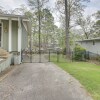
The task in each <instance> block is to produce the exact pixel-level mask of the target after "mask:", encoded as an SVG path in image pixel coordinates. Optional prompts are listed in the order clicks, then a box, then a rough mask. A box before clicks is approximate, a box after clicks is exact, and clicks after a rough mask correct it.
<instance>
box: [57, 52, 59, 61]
mask: <svg viewBox="0 0 100 100" xmlns="http://www.w3.org/2000/svg"><path fill="white" fill-rule="evenodd" d="M57 62H59V51H57Z"/></svg>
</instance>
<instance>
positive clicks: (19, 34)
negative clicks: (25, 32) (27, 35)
mask: <svg viewBox="0 0 100 100" xmlns="http://www.w3.org/2000/svg"><path fill="white" fill-rule="evenodd" d="M21 44H22V24H21V18H18V52H19V53H20V54H19V63H21Z"/></svg>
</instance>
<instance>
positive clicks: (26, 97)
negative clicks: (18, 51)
mask: <svg viewBox="0 0 100 100" xmlns="http://www.w3.org/2000/svg"><path fill="white" fill-rule="evenodd" d="M0 100H92V98H91V97H90V96H89V94H88V93H87V92H86V91H85V90H84V89H83V87H82V86H81V85H80V83H79V82H78V81H77V80H75V79H74V78H73V77H71V76H70V75H69V74H68V73H66V72H64V71H63V70H62V69H60V68H59V67H57V66H56V65H54V64H52V63H33V64H21V65H20V66H16V67H15V68H14V69H13V70H12V71H11V72H10V73H9V75H8V76H7V77H6V78H5V79H4V80H2V81H1V82H0Z"/></svg>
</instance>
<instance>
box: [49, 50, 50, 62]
mask: <svg viewBox="0 0 100 100" xmlns="http://www.w3.org/2000/svg"><path fill="white" fill-rule="evenodd" d="M49 62H50V49H49Z"/></svg>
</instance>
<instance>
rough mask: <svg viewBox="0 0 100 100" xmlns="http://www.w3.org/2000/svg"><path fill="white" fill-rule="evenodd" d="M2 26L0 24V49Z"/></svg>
mask: <svg viewBox="0 0 100 100" xmlns="http://www.w3.org/2000/svg"><path fill="white" fill-rule="evenodd" d="M1 35H2V24H1V23H0V47H1Z"/></svg>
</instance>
